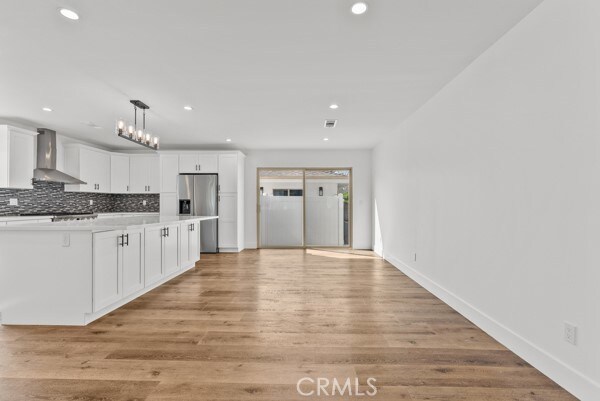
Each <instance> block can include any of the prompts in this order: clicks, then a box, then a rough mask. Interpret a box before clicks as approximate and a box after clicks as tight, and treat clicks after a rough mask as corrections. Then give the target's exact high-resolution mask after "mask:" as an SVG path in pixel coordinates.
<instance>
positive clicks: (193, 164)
mask: <svg viewBox="0 0 600 401" xmlns="http://www.w3.org/2000/svg"><path fill="white" fill-rule="evenodd" d="M218 170H219V159H218V155H217V154H216V153H184V154H180V155H179V173H181V174H194V173H197V174H200V173H217V172H218Z"/></svg>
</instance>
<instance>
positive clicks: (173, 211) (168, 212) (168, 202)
mask: <svg viewBox="0 0 600 401" xmlns="http://www.w3.org/2000/svg"><path fill="white" fill-rule="evenodd" d="M177 212H178V210H177V194H176V193H168V194H163V193H161V194H160V214H161V216H177V214H178V213H177Z"/></svg>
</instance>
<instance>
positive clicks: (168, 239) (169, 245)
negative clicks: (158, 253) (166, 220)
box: [163, 224, 180, 275]
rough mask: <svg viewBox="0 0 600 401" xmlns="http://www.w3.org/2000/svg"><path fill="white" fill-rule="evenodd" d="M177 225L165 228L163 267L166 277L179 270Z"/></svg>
mask: <svg viewBox="0 0 600 401" xmlns="http://www.w3.org/2000/svg"><path fill="white" fill-rule="evenodd" d="M179 228H180V227H179V224H170V225H168V226H166V227H165V230H166V233H165V234H166V235H165V236H164V237H163V266H164V271H165V274H166V275H169V274H171V273H173V272H175V271H177V270H179Z"/></svg>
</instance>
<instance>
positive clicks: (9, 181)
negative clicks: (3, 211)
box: [0, 125, 37, 189]
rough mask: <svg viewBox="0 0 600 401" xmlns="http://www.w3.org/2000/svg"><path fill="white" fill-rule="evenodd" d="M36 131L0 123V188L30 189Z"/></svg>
mask: <svg viewBox="0 0 600 401" xmlns="http://www.w3.org/2000/svg"><path fill="white" fill-rule="evenodd" d="M36 135H37V132H34V131H28V130H24V129H21V128H16V127H11V126H9V125H0V166H1V167H0V188H16V189H31V188H33V185H32V183H31V180H32V179H33V170H34V169H35V161H34V160H35V158H34V156H35V136H36Z"/></svg>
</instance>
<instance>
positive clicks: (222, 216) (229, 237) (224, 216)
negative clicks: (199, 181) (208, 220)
mask: <svg viewBox="0 0 600 401" xmlns="http://www.w3.org/2000/svg"><path fill="white" fill-rule="evenodd" d="M219 248H237V194H235V193H233V194H231V193H229V194H221V195H219Z"/></svg>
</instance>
